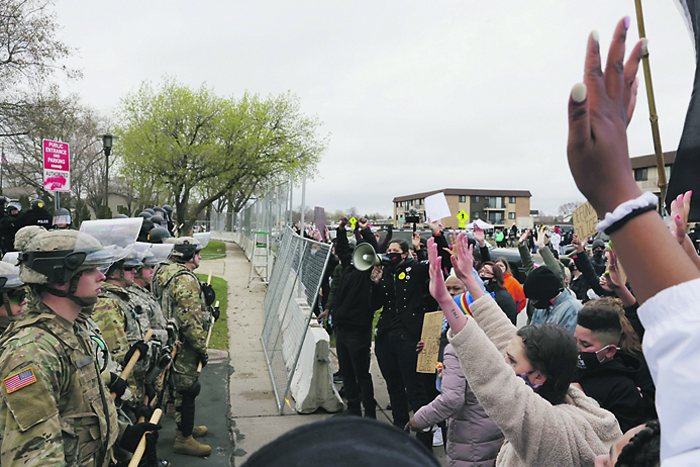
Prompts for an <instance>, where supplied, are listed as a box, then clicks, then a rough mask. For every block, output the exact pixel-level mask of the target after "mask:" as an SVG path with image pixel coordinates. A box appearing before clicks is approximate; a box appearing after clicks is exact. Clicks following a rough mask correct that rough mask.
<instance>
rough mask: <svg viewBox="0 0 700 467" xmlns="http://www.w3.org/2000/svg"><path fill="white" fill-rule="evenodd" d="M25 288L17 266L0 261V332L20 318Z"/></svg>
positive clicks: (25, 302)
mask: <svg viewBox="0 0 700 467" xmlns="http://www.w3.org/2000/svg"><path fill="white" fill-rule="evenodd" d="M25 296H26V290H25V288H24V284H23V283H22V281H21V280H20V278H19V268H18V267H17V266H13V265H11V264H10V263H5V262H0V334H2V333H4V332H5V330H6V329H7V328H8V327H9V326H10V323H11V322H13V321H15V320H17V319H19V318H21V314H20V313H22V307H23V306H24V305H26V304H27V300H26V298H25Z"/></svg>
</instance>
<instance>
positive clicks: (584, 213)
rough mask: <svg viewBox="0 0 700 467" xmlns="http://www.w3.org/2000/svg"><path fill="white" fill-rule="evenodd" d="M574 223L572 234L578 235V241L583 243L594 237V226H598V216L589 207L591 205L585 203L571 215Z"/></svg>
mask: <svg viewBox="0 0 700 467" xmlns="http://www.w3.org/2000/svg"><path fill="white" fill-rule="evenodd" d="M572 218H573V221H574V233H576V235H578V239H579V240H581V242H583V243H585V241H586V239H587V238H588V237H592V236H593V235H595V233H596V230H595V226H596V224H598V214H597V213H596V212H595V209H593V206H591V203H589V202H588V201H586V202H585V203H583V204H582V205H581V206H579V207H577V208H576V209H575V210H574V212H573V215H572Z"/></svg>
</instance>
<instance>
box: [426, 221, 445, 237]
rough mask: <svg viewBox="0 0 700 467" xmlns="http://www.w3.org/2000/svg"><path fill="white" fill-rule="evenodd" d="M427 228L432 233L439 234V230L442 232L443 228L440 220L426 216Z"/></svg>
mask: <svg viewBox="0 0 700 467" xmlns="http://www.w3.org/2000/svg"><path fill="white" fill-rule="evenodd" d="M428 228H429V229H430V231H431V232H432V233H433V235H440V232H442V229H444V227H443V225H442V224H441V223H440V221H433V220H430V218H428Z"/></svg>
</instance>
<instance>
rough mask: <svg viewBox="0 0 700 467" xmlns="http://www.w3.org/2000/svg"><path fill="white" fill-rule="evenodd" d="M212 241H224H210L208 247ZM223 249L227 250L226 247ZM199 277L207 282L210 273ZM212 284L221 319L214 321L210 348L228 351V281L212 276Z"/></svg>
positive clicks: (198, 275)
mask: <svg viewBox="0 0 700 467" xmlns="http://www.w3.org/2000/svg"><path fill="white" fill-rule="evenodd" d="M212 243H222V242H209V245H207V248H206V249H208V248H209V247H210V246H211V244H212ZM222 245H223V243H222ZM206 249H205V250H206ZM203 251H204V250H203ZM223 251H226V250H225V247H224V250H223ZM225 254H226V253H224V255H225ZM197 277H199V279H200V280H201V281H204V282H206V281H207V278H208V277H209V274H197ZM211 286H212V287H214V291H215V292H216V299H217V300H218V301H219V310H221V316H219V319H218V320H217V321H216V323H214V329H213V330H212V332H211V339H210V340H209V348H210V349H219V350H226V351H228V317H227V315H226V308H227V307H228V282H226V281H225V280H224V279H222V278H220V277H216V276H212V277H211Z"/></svg>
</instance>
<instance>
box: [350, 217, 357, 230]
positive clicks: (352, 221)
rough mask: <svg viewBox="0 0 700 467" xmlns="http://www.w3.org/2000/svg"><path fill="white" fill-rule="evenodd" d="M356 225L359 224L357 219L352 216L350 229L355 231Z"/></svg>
mask: <svg viewBox="0 0 700 467" xmlns="http://www.w3.org/2000/svg"><path fill="white" fill-rule="evenodd" d="M355 224H357V219H355V216H352V217H351V218H350V228H351V229H353V230H355Z"/></svg>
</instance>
